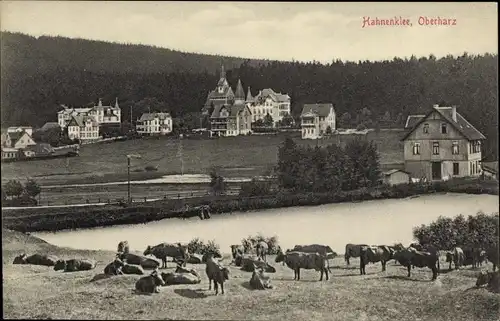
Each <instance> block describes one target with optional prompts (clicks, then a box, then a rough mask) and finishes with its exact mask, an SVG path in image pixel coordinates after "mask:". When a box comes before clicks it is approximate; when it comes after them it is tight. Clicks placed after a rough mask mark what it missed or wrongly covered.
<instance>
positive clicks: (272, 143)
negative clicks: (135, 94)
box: [2, 131, 403, 185]
mask: <svg viewBox="0 0 500 321" xmlns="http://www.w3.org/2000/svg"><path fill="white" fill-rule="evenodd" d="M285 135H287V134H278V135H264V136H257V135H254V136H240V137H222V138H218V139H183V140H179V139H177V138H173V137H160V138H158V139H156V138H152V139H138V140H129V141H123V142H113V143H109V144H90V145H84V146H82V147H81V149H80V156H78V157H71V158H59V159H51V160H40V161H31V162H14V163H6V164H3V163H2V182H3V183H4V182H5V181H7V180H9V179H20V180H25V179H26V177H32V178H34V179H35V180H37V181H38V182H39V183H40V184H41V185H58V184H78V183H100V182H113V181H127V159H126V155H127V154H139V155H141V157H142V158H141V159H132V160H131V172H132V173H131V179H132V180H144V179H150V178H157V177H161V176H163V175H167V174H180V173H181V168H182V164H181V158H180V156H179V155H180V152H179V150H180V145H181V144H182V148H181V149H182V156H183V157H182V159H183V166H184V174H187V173H191V174H206V173H208V171H209V169H210V168H211V167H213V166H217V167H220V168H221V170H222V172H221V173H222V175H223V176H225V177H242V176H243V177H252V176H258V175H262V174H263V173H266V172H268V171H269V169H270V168H272V167H273V166H274V165H275V164H276V161H277V155H278V147H279V145H280V144H281V143H282V142H283V140H284V137H285ZM290 135H291V136H292V137H293V138H294V140H295V141H296V142H297V143H298V144H307V145H310V146H315V145H316V144H318V145H319V146H323V145H327V144H331V143H337V144H344V143H345V142H347V141H349V140H351V139H354V138H356V137H359V138H360V139H368V140H373V141H374V143H375V144H377V148H378V152H379V154H380V162H381V163H398V162H399V163H401V162H402V161H403V145H402V142H400V141H399V139H400V137H401V131H381V132H379V133H376V132H374V131H372V132H368V134H366V135H334V136H332V137H330V138H327V139H322V140H317V141H315V140H302V139H301V138H300V133H296V132H295V133H291V134H290ZM147 166H153V167H155V168H156V169H157V170H156V171H152V172H147V171H145V167H147Z"/></svg>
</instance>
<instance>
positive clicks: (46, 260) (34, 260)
mask: <svg viewBox="0 0 500 321" xmlns="http://www.w3.org/2000/svg"><path fill="white" fill-rule="evenodd" d="M58 260H59V258H58V257H56V256H53V255H42V254H38V253H36V254H33V255H30V256H28V255H26V253H23V254H21V255H18V256H16V257H15V258H14V261H13V262H12V264H33V265H44V266H54V265H56V263H57V261H58Z"/></svg>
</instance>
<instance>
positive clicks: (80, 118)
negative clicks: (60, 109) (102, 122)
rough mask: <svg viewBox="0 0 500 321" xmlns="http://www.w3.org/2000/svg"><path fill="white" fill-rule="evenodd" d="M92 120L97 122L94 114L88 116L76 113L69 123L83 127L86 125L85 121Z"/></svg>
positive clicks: (94, 122) (69, 124)
mask: <svg viewBox="0 0 500 321" xmlns="http://www.w3.org/2000/svg"><path fill="white" fill-rule="evenodd" d="M88 121H91V122H92V123H93V124H96V121H95V119H94V117H92V116H86V115H76V116H73V117H71V120H70V121H69V123H68V127H69V126H78V127H83V126H85V123H86V122H88Z"/></svg>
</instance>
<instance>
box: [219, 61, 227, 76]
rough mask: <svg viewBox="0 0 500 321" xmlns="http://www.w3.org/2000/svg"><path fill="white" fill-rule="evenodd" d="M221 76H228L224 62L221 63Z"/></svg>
mask: <svg viewBox="0 0 500 321" xmlns="http://www.w3.org/2000/svg"><path fill="white" fill-rule="evenodd" d="M220 78H221V79H223V78H226V71H225V70H224V64H221V68H220Z"/></svg>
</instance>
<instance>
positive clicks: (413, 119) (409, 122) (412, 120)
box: [405, 115, 425, 129]
mask: <svg viewBox="0 0 500 321" xmlns="http://www.w3.org/2000/svg"><path fill="white" fill-rule="evenodd" d="M424 117H425V115H409V116H408V118H406V124H405V129H409V128H413V126H415V124H416V123H418V122H419V121H420V120H421V119H422V118H424Z"/></svg>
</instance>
